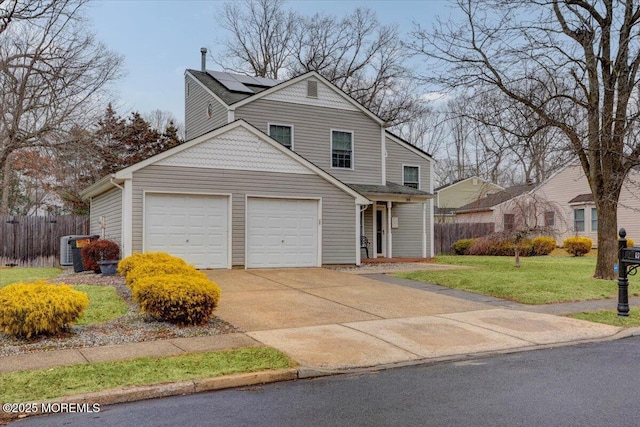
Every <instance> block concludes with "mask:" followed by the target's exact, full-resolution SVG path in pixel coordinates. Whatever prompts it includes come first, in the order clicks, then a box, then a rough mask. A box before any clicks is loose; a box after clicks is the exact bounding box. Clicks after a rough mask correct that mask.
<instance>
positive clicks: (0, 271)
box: [0, 267, 62, 288]
mask: <svg viewBox="0 0 640 427" xmlns="http://www.w3.org/2000/svg"><path fill="white" fill-rule="evenodd" d="M61 271H62V270H60V269H59V268H53V267H28V268H27V267H12V268H1V267H0V288H4V287H5V286H7V285H9V284H11V283H17V282H32V281H34V280H39V279H51V278H52V277H56V276H58V275H59V274H60V272H61Z"/></svg>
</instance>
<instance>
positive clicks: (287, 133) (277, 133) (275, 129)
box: [269, 124, 293, 150]
mask: <svg viewBox="0 0 640 427" xmlns="http://www.w3.org/2000/svg"><path fill="white" fill-rule="evenodd" d="M269 136H270V137H271V138H273V139H275V140H276V141H278V142H279V143H280V144H282V145H284V146H285V147H287V148H288V149H290V150H293V126H289V125H278V124H269Z"/></svg>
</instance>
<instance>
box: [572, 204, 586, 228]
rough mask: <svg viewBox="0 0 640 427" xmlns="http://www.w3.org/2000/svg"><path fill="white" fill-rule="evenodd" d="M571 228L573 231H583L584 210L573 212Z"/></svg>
mask: <svg viewBox="0 0 640 427" xmlns="http://www.w3.org/2000/svg"><path fill="white" fill-rule="evenodd" d="M573 228H574V230H575V231H584V209H574V210H573Z"/></svg>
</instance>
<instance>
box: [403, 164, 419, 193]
mask: <svg viewBox="0 0 640 427" xmlns="http://www.w3.org/2000/svg"><path fill="white" fill-rule="evenodd" d="M402 169H403V170H402V184H403V185H404V186H405V187H411V188H415V189H416V190H419V189H420V168H419V167H418V166H403V167H402Z"/></svg>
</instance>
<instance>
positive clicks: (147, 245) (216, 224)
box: [144, 193, 229, 268]
mask: <svg viewBox="0 0 640 427" xmlns="http://www.w3.org/2000/svg"><path fill="white" fill-rule="evenodd" d="M228 203H229V202H228V198H227V197H220V196H205V195H193V194H156V193H147V194H146V195H145V206H144V209H145V214H144V233H145V234H144V250H145V251H148V252H150V251H164V252H168V253H170V254H171V255H174V256H178V257H180V258H183V259H184V260H185V261H187V262H189V263H191V264H194V265H195V266H196V267H198V268H227V267H228V263H227V260H228V246H229V242H228V232H229V231H228V215H229V209H228Z"/></svg>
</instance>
